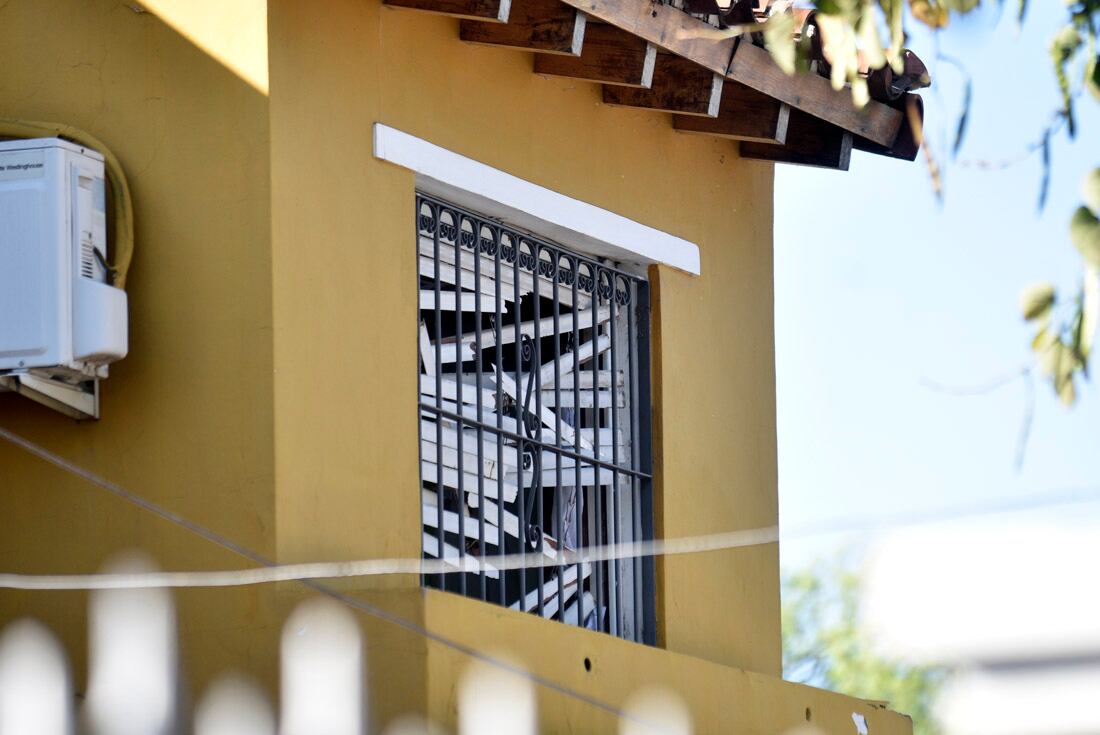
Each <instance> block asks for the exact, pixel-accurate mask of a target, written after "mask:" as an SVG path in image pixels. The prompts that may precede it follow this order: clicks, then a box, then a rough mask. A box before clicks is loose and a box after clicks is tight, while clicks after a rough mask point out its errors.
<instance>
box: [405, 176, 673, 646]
mask: <svg viewBox="0 0 1100 735" xmlns="http://www.w3.org/2000/svg"><path fill="white" fill-rule="evenodd" d="M416 232H417V237H416V240H417V260H418V263H419V268H418V281H419V300H420V309H419V324H418V329H419V345H420V377H419V389H420V399H419V411H420V422H419V423H420V460H421V462H420V467H421V470H420V472H421V485H422V487H421V496H422V509H423V510H422V520H423V549H424V554H425V556H426V557H429V558H437V559H438V558H442V559H447V560H451V561H453V562H454V563H455V565H456V567H457V566H458V565H459V564H461V563H462V562H463V557H465V556H467V555H472V556H476V557H480V558H481V559H482V560H483V561H485V562H487V566H488V568H485V567H483V569H482V571H480V572H478V573H468V572H458V571H455V572H452V573H446V574H441V575H432V576H430V577H428V578H426V579H425V580H424V583H425V584H427V585H430V586H433V587H439V588H442V589H446V590H450V591H453V592H458V593H461V594H464V595H468V596H471V597H477V598H479V599H482V600H487V601H491V602H496V603H498V604H501V605H506V606H509V607H512V608H514V609H517V610H523V611H530V612H532V613H534V614H538V615H542V616H543V617H546V618H550V619H555V620H560V621H564V622H566V623H571V624H573V625H581V626H584V627H587V628H591V629H594V630H601V631H605V632H608V633H611V634H612V635H617V636H620V637H623V638H627V639H629V640H635V641H643V642H648V643H652V642H653V641H654V639H655V630H654V581H653V563H652V559H651V558H627V559H618V560H608V561H599V562H593V563H585V564H572V565H567V564H554V563H553V562H554V561H555V560H558V559H560V557H559V554H560V553H561V552H562V551H563V550H582V549H589V548H593V547H599V546H605V545H610V544H619V543H628V542H633V541H640V540H648V539H650V538H652V517H653V514H652V485H651V475H650V472H651V461H650V388H649V385H650V373H649V287H648V283H647V282H646V281H645V280H644V279H641V278H638V277H637V276H634V275H631V274H629V273H627V272H625V271H623V270H620V269H618V268H616V267H615V266H614V265H613V264H611V263H606V262H601V261H599V260H597V259H595V258H591V257H588V256H585V255H581V254H579V253H576V252H572V251H570V250H568V249H567V248H565V247H563V246H561V245H557V244H554V243H551V242H548V241H546V240H543V239H540V238H538V237H535V236H533V235H530V234H528V233H525V232H520V231H518V230H516V229H514V228H511V227H508V226H506V225H503V224H501V223H499V222H496V221H493V220H491V219H489V218H488V217H485V216H482V215H478V214H475V213H473V212H470V211H467V210H465V209H462V208H460V207H457V206H454V205H452V204H449V203H447V202H444V201H441V200H439V199H435V198H433V197H431V196H428V195H426V194H418V195H417V199H416ZM505 554H507V555H513V554H520V555H522V556H523V559H524V566H523V568H521V569H515V570H506V571H502V570H499V569H495V568H493V567H492V566H491V564H492V560H493V557H494V556H502V555H505ZM527 559H530V560H531V564H530V566H528V565H527V561H526V560H527Z"/></svg>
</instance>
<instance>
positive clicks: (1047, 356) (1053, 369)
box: [1039, 339, 1064, 389]
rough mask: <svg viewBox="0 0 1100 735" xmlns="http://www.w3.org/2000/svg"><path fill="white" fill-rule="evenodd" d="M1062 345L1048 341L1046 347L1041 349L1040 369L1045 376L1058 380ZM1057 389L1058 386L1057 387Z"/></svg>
mask: <svg viewBox="0 0 1100 735" xmlns="http://www.w3.org/2000/svg"><path fill="white" fill-rule="evenodd" d="M1063 349H1064V348H1063V345H1062V343H1061V342H1060V341H1059V340H1057V339H1054V340H1046V344H1045V345H1041V346H1040V347H1039V350H1040V351H1039V369H1040V370H1042V371H1043V375H1046V376H1047V377H1054V378H1055V379H1057V372H1058V366H1059V365H1061V363H1062V352H1063ZM1055 389H1057V386H1055Z"/></svg>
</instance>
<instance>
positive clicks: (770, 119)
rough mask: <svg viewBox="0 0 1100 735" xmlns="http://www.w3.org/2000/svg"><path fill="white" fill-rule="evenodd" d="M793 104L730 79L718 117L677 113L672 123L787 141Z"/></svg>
mask: <svg viewBox="0 0 1100 735" xmlns="http://www.w3.org/2000/svg"><path fill="white" fill-rule="evenodd" d="M790 112H791V108H790V106H789V105H787V103H785V102H780V101H779V100H777V99H775V98H774V97H769V96H768V95H766V94H761V93H760V92H757V91H756V90H755V89H752V88H751V87H746V86H745V85H743V84H739V83H738V82H733V81H730V80H728V79H727V80H726V82H725V84H724V85H723V86H722V102H721V104H720V105H719V107H718V117H715V118H709V117H699V116H697V115H674V116H673V118H672V126H673V127H674V128H676V129H677V130H679V131H681V132H684V133H699V134H703V135H716V136H719V137H722V138H732V139H733V140H747V141H750V142H757V143H783V142H785V141H786V140H787V122H788V120H789V119H790Z"/></svg>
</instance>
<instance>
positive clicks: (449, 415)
mask: <svg viewBox="0 0 1100 735" xmlns="http://www.w3.org/2000/svg"><path fill="white" fill-rule="evenodd" d="M420 408H422V409H424V410H425V411H431V412H433V413H437V414H439V415H440V416H442V417H443V418H445V419H448V420H450V421H461V422H463V423H464V424H466V425H467V426H470V427H476V426H477V420H476V419H472V418H470V417H469V416H466V415H463V414H460V413H458V412H457V411H452V410H451V409H448V408H438V407H436V406H433V405H432V404H430V403H424V402H421V403H420ZM482 428H484V429H485V430H486V431H488V432H489V433H490V434H498V435H500V436H502V437H504V438H505V439H509V440H511V441H515V442H519V441H522V442H524V443H525V444H527V445H530V447H529V448H531V449H538V450H540V451H544V452H560V453H561V455H562V456H563V457H568V458H570V459H573V460H576V461H577V462H579V463H581V464H583V465H591V466H592V468H593V469H597V468H598V469H604V470H607V471H608V472H610V471H611V470H614V469H615V467H614V466H613V465H612V464H611V463H610V462H608V461H606V460H602V459H601V460H597V459H593V458H592V456H591V455H590V454H582V453H581V452H577V451H575V450H573V449H569V448H568V447H566V446H564V445H563V446H561V447H558V446H557V445H555V444H551V443H549V442H542V441H537V440H535V439H527V438H525V437H524V436H523V435H522V434H517V433H516V432H514V431H511V430H510V429H505V428H498V427H496V426H494V425H493V424H489V423H485V424H482ZM618 469H619V472H621V473H622V474H624V475H627V476H630V477H638V478H641V479H649V478H650V477H652V475H650V474H648V473H646V472H642V471H640V470H632V469H629V468H627V467H620V468H618ZM517 497H519V496H518V495H517Z"/></svg>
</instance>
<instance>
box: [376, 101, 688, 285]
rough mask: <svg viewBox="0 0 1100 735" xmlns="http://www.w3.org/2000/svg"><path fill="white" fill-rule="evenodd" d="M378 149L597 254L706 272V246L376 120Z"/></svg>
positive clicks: (448, 190)
mask: <svg viewBox="0 0 1100 735" xmlns="http://www.w3.org/2000/svg"><path fill="white" fill-rule="evenodd" d="M374 156H375V157H376V158H379V159H382V160H383V161H389V162H390V163H393V164H396V165H398V166H402V167H404V168H407V169H410V170H412V171H415V172H416V178H417V186H418V187H420V188H421V189H423V190H424V191H425V192H427V193H429V194H435V195H437V196H441V197H444V198H447V199H450V200H452V201H454V202H455V203H456V204H459V205H462V206H465V207H469V208H470V209H473V210H476V211H479V212H482V213H484V214H486V215H489V216H492V217H494V218H497V219H500V220H501V221H504V222H507V223H508V224H511V225H514V226H516V227H520V228H522V229H525V230H529V231H532V232H538V233H539V234H541V235H543V236H545V237H548V238H551V239H554V240H557V241H559V242H561V243H562V244H564V245H569V246H572V247H574V248H577V249H579V250H583V251H585V252H588V253H590V254H592V255H598V256H603V257H608V258H612V259H614V260H616V261H619V262H622V263H631V264H636V265H649V264H660V265H667V266H670V267H672V268H677V269H679V270H682V271H685V272H687V273H691V274H693V275H699V246H698V245H696V244H695V243H693V242H690V241H688V240H684V239H682V238H679V237H676V236H675V235H670V234H668V233H667V232H662V231H661V230H658V229H655V228H653V227H650V226H648V225H644V224H642V223H640V222H637V221H635V220H632V219H628V218H626V217H623V216H621V215H618V214H615V213H614V212H609V211H607V210H606V209H602V208H601V207H597V206H595V205H592V204H588V203H587V202H582V201H580V200H578V199H573V198H572V197H568V196H565V195H564V194H560V193H558V192H556V191H553V190H551V189H547V188H546V187H543V186H539V185H538V184H534V183H532V182H530V181H527V180H525V179H521V178H519V177H518V176H513V175H512V174H509V173H506V172H504V171H501V170H500V169H496V168H493V167H492V166H487V165H486V164H484V163H481V162H479V161H475V160H473V159H472V158H467V157H466V156H463V155H460V154H458V153H455V152H454V151H449V150H447V149H446V148H442V147H440V146H438V145H435V144H434V143H430V142H428V141H426V140H424V139H423V138H417V137H416V136H414V135H409V134H408V133H405V132H402V131H400V130H397V129H396V128H391V127H389V126H388V125H383V124H382V123H375V124H374Z"/></svg>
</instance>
